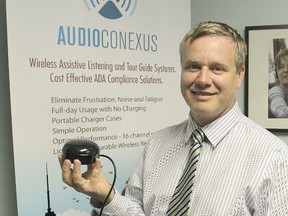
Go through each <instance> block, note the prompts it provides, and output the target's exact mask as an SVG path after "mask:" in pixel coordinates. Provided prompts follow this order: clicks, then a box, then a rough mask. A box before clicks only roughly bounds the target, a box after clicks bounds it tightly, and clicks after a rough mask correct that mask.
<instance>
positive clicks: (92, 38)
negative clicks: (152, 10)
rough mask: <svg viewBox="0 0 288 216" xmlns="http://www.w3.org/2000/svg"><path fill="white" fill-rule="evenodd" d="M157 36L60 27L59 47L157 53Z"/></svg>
mask: <svg viewBox="0 0 288 216" xmlns="http://www.w3.org/2000/svg"><path fill="white" fill-rule="evenodd" d="M157 40H158V37H157V35H155V34H145V33H136V32H123V31H115V30H107V29H97V28H84V27H75V26H59V29H58V39H57V43H58V45H62V46H84V47H95V48H111V49H123V50H137V51H152V52H157V50H158V46H157Z"/></svg>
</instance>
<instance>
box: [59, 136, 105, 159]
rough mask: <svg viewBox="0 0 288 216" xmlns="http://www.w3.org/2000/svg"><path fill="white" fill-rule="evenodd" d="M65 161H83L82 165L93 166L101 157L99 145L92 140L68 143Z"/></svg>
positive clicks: (64, 148) (63, 151) (65, 150)
mask: <svg viewBox="0 0 288 216" xmlns="http://www.w3.org/2000/svg"><path fill="white" fill-rule="evenodd" d="M62 154H63V160H65V159H69V160H70V161H71V163H73V161H74V160H75V159H78V160H80V161H81V164H93V163H95V160H96V158H97V157H99V155H100V150H99V147H98V145H97V144H96V143H95V142H93V141H91V140H82V139H74V140H70V141H69V142H67V143H66V144H65V145H64V147H63V149H62Z"/></svg>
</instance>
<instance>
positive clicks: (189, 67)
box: [186, 65, 201, 71]
mask: <svg viewBox="0 0 288 216" xmlns="http://www.w3.org/2000/svg"><path fill="white" fill-rule="evenodd" d="M200 68H201V67H200V66H199V65H188V66H187V67H186V69H187V70H189V71H196V70H199V69H200Z"/></svg>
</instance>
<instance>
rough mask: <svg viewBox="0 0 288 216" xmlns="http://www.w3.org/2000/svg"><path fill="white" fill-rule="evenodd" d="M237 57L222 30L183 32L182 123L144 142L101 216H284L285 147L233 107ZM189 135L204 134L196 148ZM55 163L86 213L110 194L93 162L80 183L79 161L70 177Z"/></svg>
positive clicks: (229, 33) (235, 38)
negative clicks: (82, 198)
mask: <svg viewBox="0 0 288 216" xmlns="http://www.w3.org/2000/svg"><path fill="white" fill-rule="evenodd" d="M245 53H246V47H245V43H244V41H243V39H242V38H241V36H240V35H239V34H238V33H237V32H236V31H235V30H234V29H233V28H231V27H229V26H228V25H226V24H222V23H217V22H204V23H200V24H199V25H198V26H196V27H195V28H194V29H192V30H191V31H189V32H188V33H187V35H186V36H185V37H184V39H183V41H182V42H181V44H180V56H181V65H182V73H181V92H182V95H183V97H184V99H185V100H186V102H187V104H188V106H189V107H190V113H189V118H188V119H187V120H186V121H184V122H182V123H181V124H179V125H175V126H171V127H168V128H166V129H163V130H161V131H159V132H157V133H155V134H153V135H152V137H151V138H150V139H149V141H148V143H147V145H146V146H145V149H144V152H143V154H142V155H141V158H140V160H139V163H138V165H137V166H136V168H135V170H134V172H133V174H132V176H131V178H130V180H129V182H128V183H127V186H126V190H125V196H121V195H120V193H119V192H117V191H116V190H114V191H113V193H111V195H110V197H109V199H108V204H107V205H106V206H105V208H104V213H105V215H125V216H126V215H133V216H135V215H137V216H139V215H157V216H161V215H182V214H180V213H179V212H183V215H193V216H194V215H203V216H207V215H213V216H223V215H227V216H228V215H229V216H230V215H235V216H236V215H237V216H238V215H288V162H287V159H288V147H287V145H286V144H285V143H284V142H282V141H281V140H280V139H278V138H277V137H275V136H274V135H272V134H271V133H269V132H268V131H266V130H265V129H263V128H262V127H260V126H258V125H257V124H255V123H254V122H252V121H251V120H249V119H248V118H246V117H245V116H244V115H243V114H242V113H241V112H240V109H239V107H238V104H237V102H236V92H237V89H238V88H239V87H240V86H241V84H242V82H243V78H244V73H245V67H244V65H245ZM195 129H197V130H199V131H203V132H204V134H205V135H204V137H205V138H204V141H203V142H202V144H201V141H200V139H198V140H199V141H198V142H197V141H195V139H194V137H197V136H196V135H195V136H194V135H192V132H193V131H194V130H195ZM200 134H201V137H203V136H202V135H203V134H202V132H201V133H200ZM198 135H199V133H198ZM196 143H198V144H200V146H201V148H197V149H201V150H200V156H199V154H197V156H195V158H196V157H197V159H196V160H195V161H196V162H195V164H193V171H192V172H193V177H192V180H191V181H193V185H192V186H191V187H189V188H188V189H187V188H185V190H186V191H187V193H186V195H187V196H186V195H184V196H186V197H185V204H186V203H187V206H188V207H187V206H186V205H185V206H184V201H183V203H181V202H180V204H179V206H180V207H181V209H180V210H177V211H176V212H173V209H176V208H177V209H178V204H177V202H178V201H177V200H178V198H177V197H176V198H175V200H176V201H175V200H174V196H175V194H176V193H177V192H175V193H174V191H178V189H176V190H175V188H176V187H177V188H178V186H179V185H181V181H182V180H179V179H180V178H181V176H182V174H183V173H185V172H186V171H184V169H185V170H186V168H185V166H186V165H185V164H186V162H187V161H190V157H189V156H190V155H189V154H190V153H189V151H190V149H191V146H195V145H196ZM192 160H194V158H193V159H192ZM59 161H60V163H61V165H62V171H63V181H64V182H65V183H67V184H68V185H70V186H72V187H74V188H75V189H76V190H77V191H80V192H82V193H85V194H88V195H89V196H91V197H92V198H91V204H92V205H93V206H94V207H95V209H94V211H99V209H97V207H99V206H100V205H99V202H100V203H101V202H103V200H104V199H105V196H106V195H107V193H108V191H109V189H110V187H111V186H110V185H109V183H108V182H107V180H106V177H105V174H104V173H103V171H102V170H101V169H100V160H99V159H97V162H96V163H95V164H94V165H92V166H90V167H89V169H88V175H87V173H86V174H85V175H84V176H83V177H82V176H81V173H80V162H79V161H77V160H76V161H75V164H74V168H73V170H70V165H71V163H70V162H69V161H68V160H65V161H64V163H63V162H62V159H61V157H60V158H59ZM195 168H196V169H195ZM178 183H179V184H178ZM189 183H190V181H189ZM179 187H180V186H179ZM179 190H182V189H179ZM187 197H188V198H189V199H188V201H186V198H187ZM181 199H182V198H181ZM171 203H173V205H174V204H175V203H176V204H175V206H177V207H174V206H173V207H171V205H172V204H171ZM171 209H172V210H171ZM171 212H172V213H171Z"/></svg>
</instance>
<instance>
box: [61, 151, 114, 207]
mask: <svg viewBox="0 0 288 216" xmlns="http://www.w3.org/2000/svg"><path fill="white" fill-rule="evenodd" d="M58 160H59V163H60V166H61V169H62V180H63V182H64V183H66V184H67V185H69V186H70V187H72V188H74V189H75V190H76V191H78V192H81V193H84V194H86V195H88V196H90V197H93V198H94V199H96V200H98V201H99V202H102V203H103V202H104V200H105V199H106V196H107V195H108V193H109V190H110V189H111V185H110V184H109V182H108V180H107V177H106V175H105V173H104V172H103V170H102V169H101V161H100V159H99V158H97V159H96V161H95V163H94V164H89V165H87V171H86V172H84V173H81V162H80V161H79V160H74V161H73V163H74V165H73V167H72V168H71V161H70V160H68V159H66V160H64V161H63V159H62V155H58ZM114 195H115V192H114V191H112V193H111V194H110V196H109V198H108V200H107V203H106V204H108V203H109V202H111V201H112V199H113V197H114Z"/></svg>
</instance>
